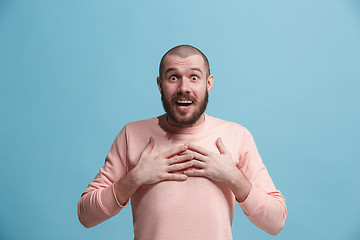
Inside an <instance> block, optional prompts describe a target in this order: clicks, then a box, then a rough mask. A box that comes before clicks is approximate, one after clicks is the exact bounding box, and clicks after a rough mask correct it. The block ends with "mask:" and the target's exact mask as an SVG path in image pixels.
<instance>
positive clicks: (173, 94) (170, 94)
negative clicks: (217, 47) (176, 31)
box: [157, 45, 214, 127]
mask: <svg viewBox="0 0 360 240" xmlns="http://www.w3.org/2000/svg"><path fill="white" fill-rule="evenodd" d="M213 82H214V76H213V75H211V74H210V68H209V62H208V60H207V58H206V56H205V55H204V54H203V53H202V52H201V51H200V50H198V49H197V48H194V47H192V46H189V45H180V46H177V47H174V48H172V49H170V50H169V51H168V52H167V53H166V54H165V55H164V56H163V57H162V59H161V62H160V68H159V77H158V78H157V84H158V87H159V90H160V93H161V100H162V103H163V106H164V109H165V111H166V116H167V119H168V121H169V123H170V124H172V125H175V126H179V127H190V126H196V125H199V124H200V123H201V122H202V120H203V119H204V116H203V113H204V112H205V109H206V106H207V102H208V94H209V93H210V91H211V89H212V86H213Z"/></svg>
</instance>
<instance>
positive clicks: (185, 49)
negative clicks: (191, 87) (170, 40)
mask: <svg viewBox="0 0 360 240" xmlns="http://www.w3.org/2000/svg"><path fill="white" fill-rule="evenodd" d="M170 55H176V56H179V57H181V58H187V57H189V56H192V55H200V56H201V57H202V58H203V59H204V65H205V69H206V77H208V76H209V75H210V66H209V61H208V59H207V57H206V56H205V54H203V53H202V52H201V51H200V50H199V49H197V48H195V47H193V46H190V45H179V46H176V47H173V48H172V49H170V50H169V51H167V52H166V53H165V54H164V56H163V57H162V58H161V61H160V67H159V76H160V78H161V79H162V78H163V71H164V61H165V58H166V57H167V56H170Z"/></svg>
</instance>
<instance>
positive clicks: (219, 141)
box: [216, 138, 228, 154]
mask: <svg viewBox="0 0 360 240" xmlns="http://www.w3.org/2000/svg"><path fill="white" fill-rule="evenodd" d="M216 147H217V148H218V149H219V152H220V154H226V153H227V152H228V150H227V149H226V147H225V145H224V143H223V142H222V139H221V138H218V139H217V140H216Z"/></svg>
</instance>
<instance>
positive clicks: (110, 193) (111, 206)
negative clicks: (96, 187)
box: [101, 184, 129, 216]
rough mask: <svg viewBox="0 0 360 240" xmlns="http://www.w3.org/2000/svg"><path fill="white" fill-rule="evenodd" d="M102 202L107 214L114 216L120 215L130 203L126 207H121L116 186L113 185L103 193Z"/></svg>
mask: <svg viewBox="0 0 360 240" xmlns="http://www.w3.org/2000/svg"><path fill="white" fill-rule="evenodd" d="M101 202H102V204H103V208H104V209H105V210H106V212H107V214H108V215H110V216H114V215H116V214H118V213H119V212H120V210H121V209H122V208H124V207H126V206H127V204H128V202H129V201H127V202H126V204H125V205H121V204H120V203H119V201H118V200H117V199H116V196H115V192H114V184H112V185H111V186H109V187H107V188H105V189H103V190H102V191H101Z"/></svg>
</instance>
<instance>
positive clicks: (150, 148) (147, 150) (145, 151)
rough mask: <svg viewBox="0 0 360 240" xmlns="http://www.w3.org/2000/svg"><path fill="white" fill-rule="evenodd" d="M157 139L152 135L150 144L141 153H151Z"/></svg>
mask: <svg viewBox="0 0 360 240" xmlns="http://www.w3.org/2000/svg"><path fill="white" fill-rule="evenodd" d="M154 145H155V140H154V138H153V137H150V139H149V142H148V144H147V145H146V147H145V148H144V150H143V151H142V152H141V154H143V153H145V154H151V152H152V150H153V149H154Z"/></svg>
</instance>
